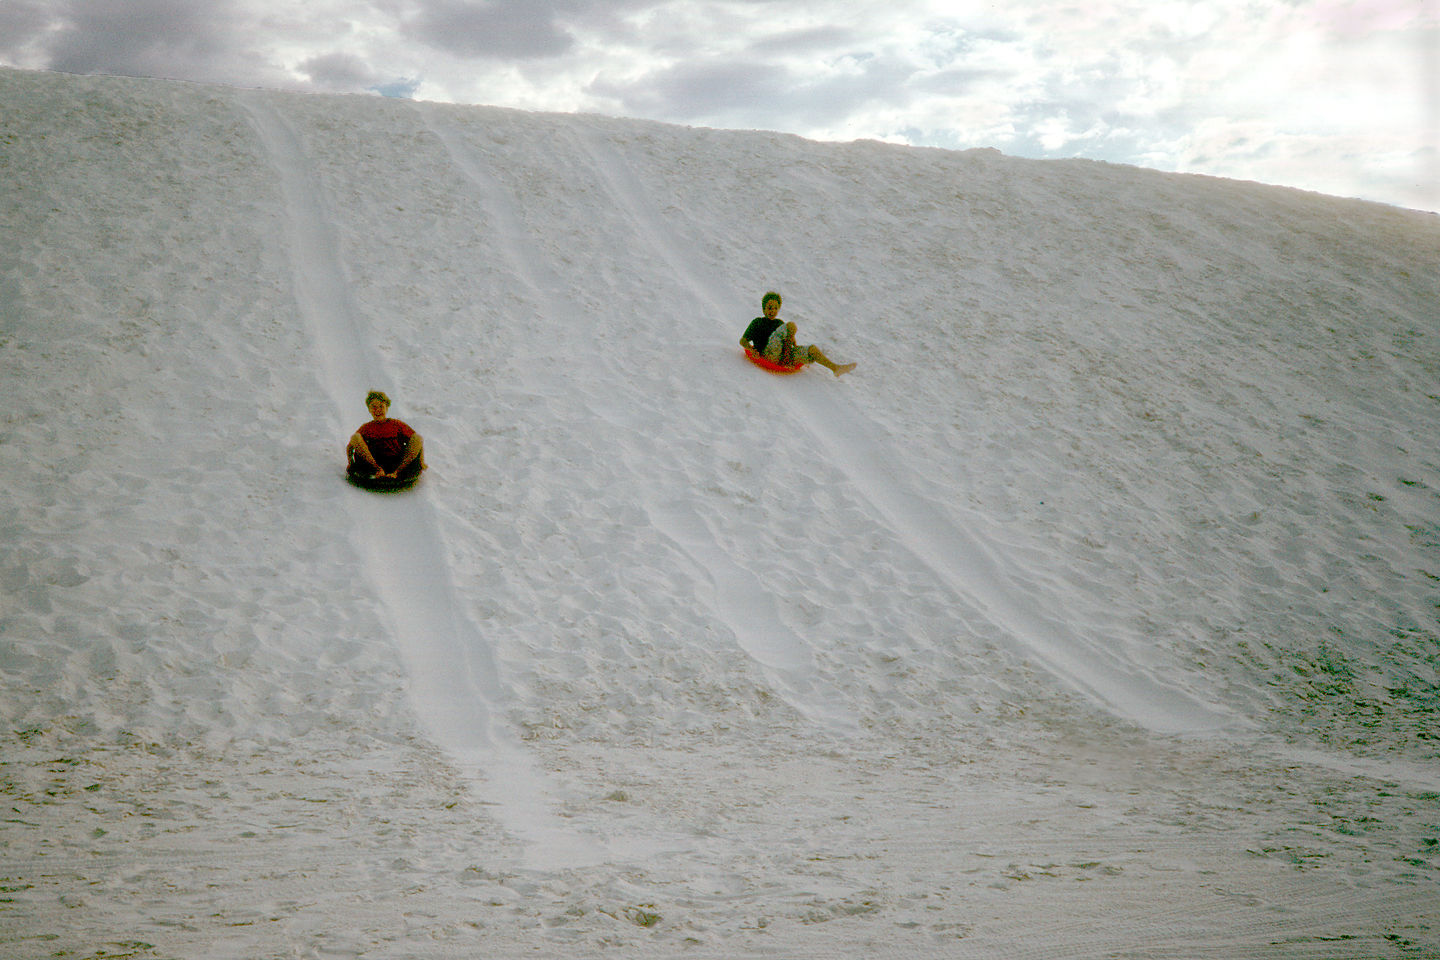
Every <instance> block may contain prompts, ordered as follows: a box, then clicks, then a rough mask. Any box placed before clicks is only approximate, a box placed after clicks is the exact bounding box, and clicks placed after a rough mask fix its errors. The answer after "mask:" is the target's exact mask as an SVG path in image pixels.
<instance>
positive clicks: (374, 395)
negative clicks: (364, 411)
mask: <svg viewBox="0 0 1440 960" xmlns="http://www.w3.org/2000/svg"><path fill="white" fill-rule="evenodd" d="M371 400H379V401H380V402H381V403H383V404H385V406H387V407H388V406H390V398H389V397H387V396H385V391H384V390H371V391H370V392H369V393H367V394H365V406H367V407H368V406H370V401H371Z"/></svg>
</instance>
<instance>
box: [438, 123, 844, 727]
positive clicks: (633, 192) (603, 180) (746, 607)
mask: <svg viewBox="0 0 1440 960" xmlns="http://www.w3.org/2000/svg"><path fill="white" fill-rule="evenodd" d="M427 120H428V121H429V122H428V129H429V130H430V132H431V133H432V134H434V135H435V136H436V137H437V138H438V139H439V140H440V142H441V143H442V144H443V145H444V147H445V149H446V151H447V152H448V153H449V155H450V159H451V161H452V162H453V163H454V164H455V166H456V168H457V169H458V170H459V171H460V173H461V174H462V175H463V176H464V178H465V179H466V180H467V181H468V182H469V183H470V184H471V185H472V187H473V188H474V189H475V191H476V193H477V195H478V197H479V199H480V201H481V203H482V204H483V205H484V207H485V209H486V211H487V213H488V214H490V216H491V217H492V220H493V223H494V225H495V231H494V232H495V234H496V235H497V236H499V237H502V238H504V239H505V246H504V256H505V259H506V261H507V263H508V264H509V266H510V269H511V272H512V273H513V275H514V276H515V277H516V279H517V280H518V281H519V282H520V283H521V285H523V286H524V287H525V288H526V290H527V292H528V294H529V295H530V297H532V298H533V299H534V300H535V302H536V303H538V304H539V305H540V307H541V310H542V313H543V314H544V315H547V316H559V315H565V314H568V313H573V312H575V310H576V307H575V306H574V305H573V304H569V303H566V302H563V300H564V298H563V295H561V294H558V293H555V292H553V291H558V290H560V289H562V284H561V283H560V281H559V278H558V277H556V276H555V275H554V274H553V273H552V272H551V271H550V270H549V269H548V268H547V267H546V258H545V256H544V255H543V254H542V253H541V251H539V250H538V249H530V248H529V246H528V245H527V244H526V243H525V241H524V236H525V228H524V227H523V225H522V221H521V218H520V216H519V214H518V212H517V211H516V210H515V209H514V208H513V201H511V200H510V199H509V198H508V197H507V196H506V195H505V193H504V191H502V190H500V189H499V188H498V186H497V185H496V183H495V182H494V180H493V179H492V178H491V177H489V176H488V175H487V173H486V171H485V170H484V168H483V165H482V164H481V163H480V162H479V160H478V159H477V158H476V156H475V155H474V152H473V151H472V150H471V149H470V148H469V147H468V146H467V145H466V143H465V142H464V138H463V136H462V135H461V134H460V133H459V132H457V131H456V130H454V129H452V128H450V127H447V126H445V125H443V124H441V123H439V122H437V121H436V120H434V118H427ZM573 145H574V146H575V147H576V148H577V149H578V151H579V152H580V153H581V155H582V156H583V157H584V158H585V159H586V160H587V161H588V163H589V166H590V168H591V171H592V172H593V173H594V174H595V175H596V177H597V179H598V180H599V182H600V184H601V186H602V189H604V190H605V191H606V193H607V194H608V195H609V198H610V201H611V202H612V203H613V204H614V205H615V206H616V207H617V208H618V209H619V210H620V211H621V212H622V213H623V214H624V215H625V216H626V218H627V219H629V220H630V221H631V222H632V223H633V224H634V226H635V228H636V229H635V237H636V238H637V239H638V241H639V242H641V243H644V244H646V245H648V246H649V247H651V248H653V250H654V252H655V253H656V254H657V256H659V257H660V259H661V260H662V261H663V262H665V263H666V264H667V266H668V267H669V268H670V269H671V270H672V271H673V272H674V273H675V275H677V276H681V277H684V278H686V280H687V283H688V285H689V286H690V287H692V288H694V289H706V285H704V284H702V283H700V282H699V281H698V280H697V279H696V278H695V277H694V276H693V272H692V271H691V270H690V268H689V266H688V265H687V263H686V259H685V258H684V257H682V256H676V255H675V254H674V253H673V250H674V249H683V247H670V246H667V242H668V241H669V240H671V239H674V238H671V237H669V236H668V235H667V234H666V233H665V232H664V229H665V228H664V227H663V224H662V223H661V222H660V220H659V218H657V217H653V216H649V215H648V214H647V213H646V212H645V208H644V206H643V202H644V201H643V199H642V194H641V192H640V190H639V187H638V186H637V185H635V184H634V183H633V182H632V181H631V180H630V179H629V175H628V173H627V172H626V171H625V169H624V165H623V163H621V162H620V161H619V159H618V158H613V157H610V156H608V155H607V154H606V153H605V151H604V150H603V148H601V147H600V146H598V145H596V144H595V143H594V142H593V138H591V137H583V138H578V139H577V142H576V143H575V144H573ZM718 302H719V301H717V300H714V299H713V298H712V299H711V301H710V302H709V303H707V306H709V307H714V304H715V303H718ZM561 352H562V353H564V354H565V355H566V356H569V357H577V358H578V357H580V356H581V355H582V354H583V351H581V350H579V349H566V350H562V351H561ZM600 379H601V380H602V382H604V383H605V384H606V389H607V391H609V392H610V393H611V395H609V396H607V397H604V398H599V397H592V398H591V399H590V401H589V408H590V412H591V413H592V414H594V415H595V416H596V417H597V418H598V419H599V420H601V421H603V422H604V423H606V424H607V425H608V426H609V427H611V428H612V429H614V430H616V431H619V432H620V433H622V434H624V435H627V436H629V437H631V438H637V437H641V436H643V435H644V434H645V431H646V428H647V424H646V422H645V421H644V419H643V418H641V419H637V418H636V415H635V413H634V411H643V410H647V409H649V407H650V406H651V401H650V399H649V398H647V397H646V396H644V395H643V394H642V392H641V391H640V390H639V389H638V388H636V387H634V386H631V385H630V384H629V383H628V382H626V381H625V380H624V379H623V378H619V379H617V378H600ZM537 389H538V385H537ZM617 391H618V395H617V394H616V392H617ZM642 446H643V444H642ZM629 448H630V444H626V443H621V444H617V445H616V450H617V455H619V456H622V457H623V456H625V451H626V450H628V449H629ZM636 469H639V467H638V465H637V467H636ZM677 486H679V487H683V484H678V483H677ZM644 500H645V502H643V503H642V504H640V506H641V507H642V509H643V510H644V511H645V513H646V515H647V516H648V517H649V518H650V522H651V524H652V525H653V526H654V528H655V529H656V531H658V532H659V533H660V534H661V535H662V536H664V537H665V538H666V539H667V540H668V541H669V542H670V544H671V545H672V546H673V547H674V548H675V549H676V550H677V551H678V552H679V553H681V554H683V555H684V556H685V557H687V558H688V559H689V560H690V561H691V562H693V563H694V564H696V565H697V567H699V568H700V569H702V570H703V571H704V572H705V575H706V577H707V579H708V580H709V582H710V583H711V584H712V585H713V586H714V588H715V589H714V593H713V594H712V595H711V597H710V598H709V602H710V604H711V606H712V608H713V612H714V614H715V616H716V618H717V619H718V620H719V621H720V622H722V623H724V624H725V625H726V626H727V627H728V628H729V630H730V632H731V634H732V635H733V636H734V638H735V642H736V644H737V646H738V647H739V649H740V651H741V652H743V653H744V654H745V655H746V656H748V657H749V658H750V659H751V660H753V661H755V663H756V664H758V665H759V667H760V669H761V670H762V672H763V673H764V675H765V676H766V677H767V679H768V680H769V681H770V683H771V685H772V686H773V688H774V690H775V692H776V693H777V694H778V695H779V696H780V697H781V698H783V699H784V700H785V701H786V702H787V703H789V704H790V705H791V706H792V707H793V708H794V709H795V710H796V712H798V713H799V714H800V715H801V716H804V717H806V718H807V719H809V720H810V721H811V722H813V723H815V724H817V725H818V726H821V727H823V728H825V729H827V730H828V731H830V732H831V733H835V734H837V735H841V736H848V735H851V734H853V733H855V732H857V731H858V729H859V726H858V722H857V721H856V719H855V717H854V716H853V715H851V714H849V713H848V712H846V711H843V710H841V709H839V708H838V707H837V706H836V704H837V703H838V702H839V701H838V698H837V697H836V696H834V694H833V692H831V691H829V690H827V689H826V688H825V685H824V682H823V680H822V679H821V678H820V677H819V676H818V673H817V670H816V666H815V662H814V658H813V656H812V653H811V651H810V649H809V648H808V646H806V644H805V642H804V641H803V640H802V639H801V638H800V637H798V636H796V635H795V633H794V632H793V631H791V630H790V629H788V628H787V627H786V626H785V625H784V623H783V622H782V621H781V619H780V617H779V614H778V609H777V608H776V606H775V604H774V603H770V604H761V605H760V606H758V607H757V606H756V605H755V604H754V603H753V602H752V600H753V597H754V596H755V595H757V594H758V593H759V584H758V581H756V579H755V577H754V575H753V574H751V573H750V572H749V571H748V570H745V569H744V568H743V567H741V566H740V565H739V564H737V563H735V561H734V560H733V559H731V558H730V557H729V556H728V555H727V554H726V552H725V551H724V549H723V548H722V547H721V545H720V544H719V542H718V541H717V540H716V538H715V535H714V533H713V532H712V531H711V530H710V528H709V527H708V526H707V525H706V523H705V521H704V519H703V518H702V517H701V516H699V515H698V514H697V513H696V511H695V510H694V508H693V507H692V506H690V505H688V504H686V503H684V502H676V501H669V500H667V501H664V502H661V501H660V500H659V499H657V498H656V497H653V496H649V495H648V494H647V495H646V496H645V498H644Z"/></svg>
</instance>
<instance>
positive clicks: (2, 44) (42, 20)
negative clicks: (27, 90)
mask: <svg viewBox="0 0 1440 960" xmlns="http://www.w3.org/2000/svg"><path fill="white" fill-rule="evenodd" d="M55 25H57V19H56V17H55V15H54V14H52V13H51V12H50V10H49V7H48V5H47V4H45V3H40V2H37V0H9V2H7V3H0V56H3V57H5V58H6V59H7V60H10V61H13V62H15V63H29V62H30V61H31V60H38V58H39V56H40V54H41V53H42V51H40V50H38V49H37V48H38V47H39V43H40V41H41V39H42V38H44V37H45V35H46V34H48V33H49V31H50V28H51V27H53V26H55ZM32 51H33V52H32Z"/></svg>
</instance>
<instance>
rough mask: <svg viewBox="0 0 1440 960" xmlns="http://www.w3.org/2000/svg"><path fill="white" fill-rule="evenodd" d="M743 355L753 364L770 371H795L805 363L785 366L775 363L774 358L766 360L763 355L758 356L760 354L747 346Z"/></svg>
mask: <svg viewBox="0 0 1440 960" xmlns="http://www.w3.org/2000/svg"><path fill="white" fill-rule="evenodd" d="M745 356H747V357H749V358H750V362H751V363H753V364H755V366H757V367H761V368H763V369H765V370H769V371H770V372H771V373H795V372H796V371H798V370H799V369H800V368H801V367H803V366H805V364H803V363H797V364H795V365H793V366H789V367H787V366H786V365H785V364H783V363H776V362H775V361H774V360H766V359H765V358H764V357H762V356H760V354H758V353H756V352H755V351H754V350H751V349H750V348H749V347H746V348H745Z"/></svg>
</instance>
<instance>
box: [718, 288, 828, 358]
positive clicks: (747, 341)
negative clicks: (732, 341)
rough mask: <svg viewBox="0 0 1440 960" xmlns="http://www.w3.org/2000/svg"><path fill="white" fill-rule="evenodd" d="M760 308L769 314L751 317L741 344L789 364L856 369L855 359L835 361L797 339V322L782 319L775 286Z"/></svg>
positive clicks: (761, 299)
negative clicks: (810, 364) (812, 364)
mask: <svg viewBox="0 0 1440 960" xmlns="http://www.w3.org/2000/svg"><path fill="white" fill-rule="evenodd" d="M760 309H761V311H762V312H763V313H764V314H765V315H764V316H763V317H756V318H755V319H754V320H751V321H750V326H748V327H746V328H745V332H744V333H743V334H741V336H740V346H742V347H746V348H748V349H750V350H753V351H754V352H755V353H758V354H759V355H760V356H762V357H764V358H765V359H766V360H770V361H772V362H774V363H780V364H784V365H785V366H787V367H789V366H794V365H795V364H797V363H818V364H820V366H822V367H826V368H828V369H829V370H830V371H831V372H832V373H834V374H835V376H837V377H838V376H840V375H841V374H845V373H849V372H850V371H851V370H854V369H855V364H853V363H838V364H837V363H835V362H834V361H832V360H831V359H830V358H829V357H827V356H825V354H824V352H823V351H822V350H821V349H820V348H819V347H817V346H815V345H814V344H810V345H808V346H801V345H800V344H798V343H796V342H795V330H796V327H795V324H793V323H790V322H788V321H785V320H781V319H780V294H778V293H776V292H775V291H774V290H771V291H769V292H768V293H766V294H765V296H763V297H761V298H760Z"/></svg>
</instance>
